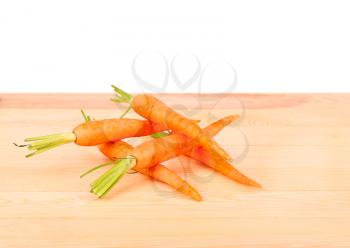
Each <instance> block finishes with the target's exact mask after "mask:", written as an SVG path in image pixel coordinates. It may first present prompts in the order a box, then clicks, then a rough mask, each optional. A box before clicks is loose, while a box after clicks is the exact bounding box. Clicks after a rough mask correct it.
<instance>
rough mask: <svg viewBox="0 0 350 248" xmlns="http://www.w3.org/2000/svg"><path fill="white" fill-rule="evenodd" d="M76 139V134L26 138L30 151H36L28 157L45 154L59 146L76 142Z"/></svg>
mask: <svg viewBox="0 0 350 248" xmlns="http://www.w3.org/2000/svg"><path fill="white" fill-rule="evenodd" d="M76 138H77V137H76V136H75V134H74V133H59V134H50V135H46V136H39V137H30V138H26V139H25V140H24V141H25V142H28V144H26V147H27V148H28V150H30V151H34V152H33V153H30V154H28V155H26V157H27V158H29V157H32V156H34V155H37V154H40V153H43V152H45V151H47V150H50V149H53V148H55V147H57V146H61V145H64V144H68V143H71V142H74V141H75V140H76Z"/></svg>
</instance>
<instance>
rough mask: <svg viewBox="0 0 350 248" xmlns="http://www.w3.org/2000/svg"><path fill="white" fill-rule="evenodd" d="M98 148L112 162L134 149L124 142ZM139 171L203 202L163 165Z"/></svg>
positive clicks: (193, 189) (196, 193)
mask: <svg viewBox="0 0 350 248" xmlns="http://www.w3.org/2000/svg"><path fill="white" fill-rule="evenodd" d="M98 147H99V149H100V151H101V152H102V153H103V154H104V155H106V156H107V157H108V158H109V159H111V160H116V159H117V158H122V157H125V156H126V155H127V154H128V153H129V152H130V151H131V150H132V149H133V147H132V146H131V145H129V144H128V143H125V142H123V141H118V142H111V143H105V144H101V145H99V146H98ZM136 170H137V169H136ZM137 171H138V172H140V173H142V174H143V175H146V176H149V177H151V178H154V179H156V180H158V181H161V182H163V183H165V184H168V185H170V186H171V187H173V188H174V189H175V190H177V191H179V192H181V193H183V194H185V195H188V196H190V197H191V198H192V199H194V200H196V201H201V200H202V197H201V195H200V194H199V193H198V191H197V190H196V189H195V188H193V187H192V186H191V185H190V184H188V183H187V182H186V181H185V180H183V179H182V178H181V177H179V176H178V175H176V173H175V172H173V171H172V170H170V169H168V168H167V167H165V166H163V165H161V164H157V165H155V166H153V167H151V168H146V169H141V170H137Z"/></svg>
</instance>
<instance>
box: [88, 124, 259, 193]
mask: <svg viewBox="0 0 350 248" xmlns="http://www.w3.org/2000/svg"><path fill="white" fill-rule="evenodd" d="M209 131H210V130H209ZM215 132H216V131H213V133H215ZM209 133H210V132H209ZM192 147H193V146H192V143H191V140H190V139H189V138H187V137H186V136H185V135H182V134H179V133H174V134H171V135H169V136H166V137H162V138H158V139H153V140H149V141H146V142H144V143H142V144H141V145H138V146H136V147H135V148H134V149H132V150H131V151H130V152H128V154H126V155H127V156H126V157H125V159H121V160H119V161H117V162H116V163H115V166H113V167H112V169H110V170H109V171H107V172H105V173H104V174H103V175H102V176H101V177H100V178H99V179H97V180H96V181H95V182H94V183H93V184H92V192H94V193H95V194H97V195H98V196H101V195H104V194H105V193H106V192H108V191H109V190H110V189H111V188H112V187H113V186H114V184H115V183H116V182H117V181H118V180H120V178H121V177H122V176H123V175H124V174H125V171H127V170H129V169H130V168H133V169H135V170H143V169H145V168H150V167H152V166H154V165H156V164H160V163H161V162H163V161H166V160H169V159H171V158H174V157H177V156H179V155H182V154H189V155H190V156H191V157H194V158H197V159H199V158H200V156H204V155H205V156H208V157H209V158H211V159H208V158H207V157H205V159H203V160H202V162H205V163H209V164H208V165H209V166H210V167H212V168H214V169H216V170H217V171H219V172H221V173H222V174H224V175H226V176H228V177H230V178H231V179H234V180H236V181H238V182H240V183H243V184H246V185H250V186H255V187H260V184H258V183H256V182H255V181H253V180H252V179H250V178H248V177H246V176H244V175H243V174H241V173H240V172H238V171H237V170H236V169H235V168H234V167H233V166H231V165H230V166H229V164H228V163H227V162H226V161H225V160H224V159H223V158H221V157H220V156H219V155H213V154H211V153H209V152H208V151H206V150H205V148H204V147H203V148H201V149H203V150H204V151H205V152H204V154H202V153H203V151H202V150H198V151H197V150H195V151H196V152H198V156H195V155H193V154H192V153H193V149H192ZM214 156H215V157H214ZM224 162H225V163H224ZM216 164H218V166H215V165H216ZM231 174H232V175H231Z"/></svg>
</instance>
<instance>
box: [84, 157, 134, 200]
mask: <svg viewBox="0 0 350 248" xmlns="http://www.w3.org/2000/svg"><path fill="white" fill-rule="evenodd" d="M109 165H113V167H112V168H111V169H109V170H108V171H106V172H105V173H103V174H102V175H101V176H100V177H99V178H97V179H96V180H95V181H94V182H93V183H92V184H91V190H90V192H92V193H94V194H96V195H97V196H98V197H100V198H101V197H103V196H104V195H106V194H107V193H108V192H109V191H110V190H111V189H112V188H113V186H114V185H115V184H116V183H117V182H118V181H119V180H120V179H121V178H122V177H123V176H124V175H125V174H126V173H127V172H128V171H129V170H130V169H131V168H133V167H134V166H135V165H136V158H135V157H133V156H127V157H126V158H122V159H118V160H116V161H113V162H109V163H105V164H102V165H99V166H96V167H94V168H92V169H90V170H89V171H87V172H85V173H83V174H82V175H81V176H80V177H84V176H85V175H87V174H89V173H91V172H93V171H95V170H97V169H100V168H102V167H105V166H109Z"/></svg>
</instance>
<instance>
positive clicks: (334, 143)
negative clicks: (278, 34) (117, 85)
mask: <svg viewBox="0 0 350 248" xmlns="http://www.w3.org/2000/svg"><path fill="white" fill-rule="evenodd" d="M108 97H109V95H103V94H98V95H83V94H61V95H60V94H53V95H33V94H32V95H21V94H17V95H16V94H2V95H0V137H1V138H0V154H1V160H0V161H1V162H0V166H1V173H0V182H1V188H0V210H1V211H0V247H1V248H4V247H84V248H86V247H135V246H153V247H172V246H173V247H350V95H348V94H240V95H203V96H200V97H199V96H197V95H161V96H160V97H161V98H162V99H163V100H164V101H165V102H167V103H168V104H170V105H172V106H175V107H176V108H177V109H178V110H179V111H180V112H182V113H185V114H186V115H188V116H191V117H192V118H198V119H201V120H202V124H201V125H203V126H205V125H206V124H207V123H208V122H210V121H212V120H215V119H216V118H218V117H220V116H224V115H228V114H232V113H239V114H242V120H241V121H240V122H239V123H237V124H236V125H233V126H231V127H228V128H226V129H225V130H224V131H223V132H222V133H221V134H219V135H218V136H217V141H218V142H220V143H221V144H223V146H224V147H225V148H226V149H227V150H228V151H229V152H230V153H231V154H232V155H233V156H234V157H236V158H237V159H236V161H235V164H236V166H237V168H239V169H240V170H241V171H242V172H244V173H246V174H247V175H249V176H251V177H252V178H254V179H256V180H258V181H259V182H260V183H262V184H263V186H264V188H263V189H261V190H257V189H252V188H248V187H244V186H241V185H239V184H237V183H235V182H233V181H231V180H229V179H227V178H225V177H223V176H221V175H218V174H215V173H213V172H212V171H211V170H210V169H208V168H206V167H204V166H202V165H199V164H197V163H194V162H190V160H188V159H186V158H180V159H174V160H171V161H169V162H167V163H166V165H167V166H169V167H171V168H173V169H174V170H176V171H177V172H178V173H179V174H180V175H182V176H183V177H185V178H186V180H188V181H189V182H190V183H191V184H192V185H194V186H195V187H196V188H197V189H198V190H199V191H200V193H201V194H202V196H203V198H204V201H203V202H199V203H198V202H195V201H192V200H190V199H189V198H187V197H185V196H183V195H181V194H180V193H178V192H174V191H173V190H172V189H171V188H169V187H167V186H166V185H162V184H160V183H156V182H154V181H151V180H149V179H148V178H146V177H144V176H142V175H138V174H132V175H127V176H126V178H124V179H123V180H122V181H121V182H120V184H119V185H118V187H116V188H115V189H114V190H113V191H112V192H111V193H110V194H109V196H107V197H106V198H105V199H97V198H96V197H95V196H94V195H92V194H90V193H89V183H90V182H91V181H92V180H93V179H94V178H95V177H96V176H97V175H96V174H95V175H91V176H89V177H87V178H86V179H80V178H79V175H80V173H82V172H83V171H85V170H87V169H88V168H90V167H92V166H95V165H98V164H100V163H103V162H104V161H106V159H105V158H103V156H102V155H101V154H100V153H99V152H98V151H97V149H96V148H95V147H79V146H76V145H74V144H69V145H65V146H62V147H60V148H57V149H56V150H52V151H49V152H47V153H45V154H41V155H38V156H36V157H33V158H30V159H26V158H24V155H25V154H26V153H27V151H26V150H24V149H20V148H16V147H15V146H13V145H12V142H18V143H21V142H22V140H23V138H24V137H27V136H37V135H44V134H49V133H57V132H67V131H71V130H72V128H73V127H74V126H75V125H77V124H78V123H80V122H81V121H82V118H81V115H80V113H79V109H80V108H81V107H83V108H85V109H86V111H87V112H88V113H89V114H90V115H92V116H95V118H110V117H116V116H118V114H119V113H120V112H121V111H122V109H121V108H119V109H117V108H116V106H115V105H114V104H113V103H110V102H108V101H107V99H108ZM186 107H187V108H188V109H186ZM189 164H191V165H189Z"/></svg>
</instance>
